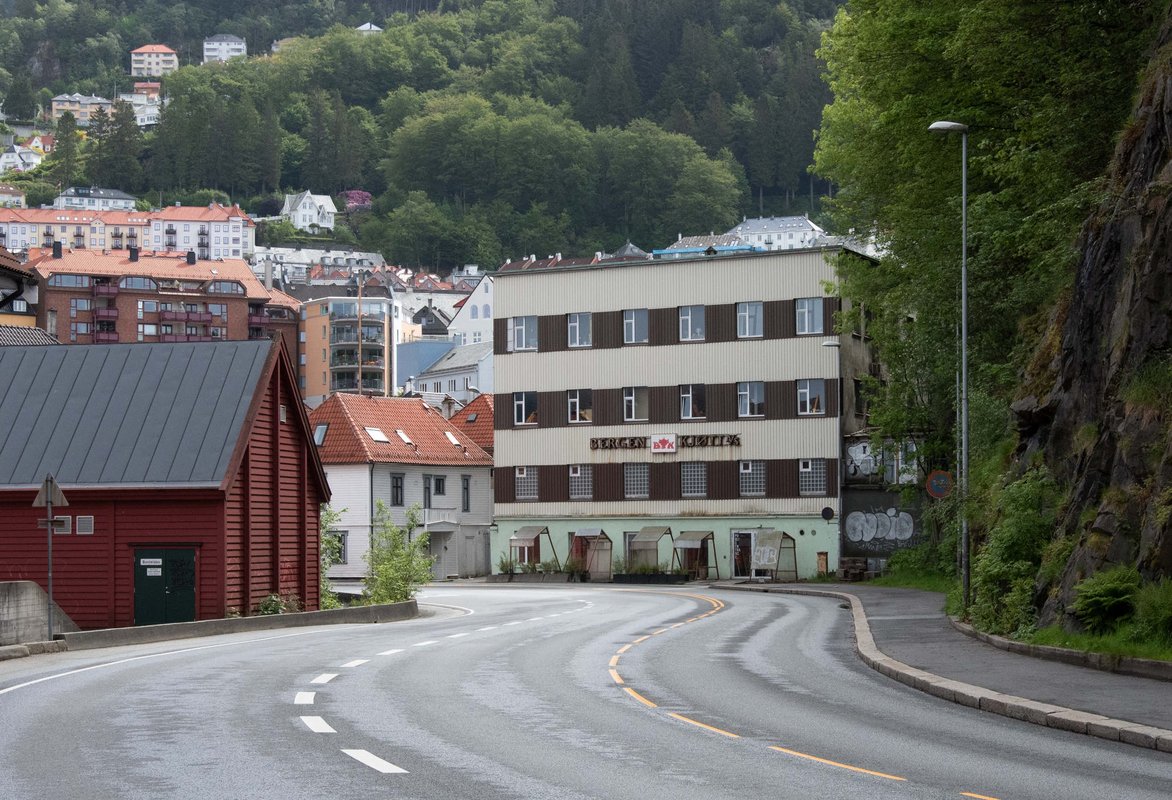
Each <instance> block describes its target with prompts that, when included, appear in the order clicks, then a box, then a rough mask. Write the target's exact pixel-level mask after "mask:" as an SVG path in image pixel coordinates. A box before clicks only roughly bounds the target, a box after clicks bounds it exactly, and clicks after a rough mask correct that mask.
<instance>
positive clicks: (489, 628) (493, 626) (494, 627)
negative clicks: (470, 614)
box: [476, 625, 496, 633]
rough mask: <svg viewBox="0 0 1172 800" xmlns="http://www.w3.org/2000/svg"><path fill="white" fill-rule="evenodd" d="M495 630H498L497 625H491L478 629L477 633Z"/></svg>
mask: <svg viewBox="0 0 1172 800" xmlns="http://www.w3.org/2000/svg"><path fill="white" fill-rule="evenodd" d="M495 630H496V625H489V626H488V627H487V628H477V629H476V631H477V632H478V633H479V632H481V631H495Z"/></svg>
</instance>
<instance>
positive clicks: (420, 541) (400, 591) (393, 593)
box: [363, 500, 432, 603]
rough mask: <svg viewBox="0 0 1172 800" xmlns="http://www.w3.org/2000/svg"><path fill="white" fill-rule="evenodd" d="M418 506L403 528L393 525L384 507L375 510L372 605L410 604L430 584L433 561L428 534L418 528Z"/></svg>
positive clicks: (369, 556) (368, 557) (368, 582)
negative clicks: (428, 550)
mask: <svg viewBox="0 0 1172 800" xmlns="http://www.w3.org/2000/svg"><path fill="white" fill-rule="evenodd" d="M419 516H420V508H419V505H418V504H416V505H413V506H411V508H409V509H407V520H406V524H405V525H404V526H403V527H399V526H398V525H395V524H394V522H392V521H391V515H390V512H389V511H388V509H387V506H386V504H385V503H383V501H382V500H379V501H378V502H377V504H376V506H375V513H374V519H373V521H372V525H371V537H370V538H371V542H370V551H369V552H368V553H367V555H366V561H367V565H368V570H367V575H366V589H365V591H364V593H363V596H364V597H365V598H366V600H367V602H369V603H401V602H403V601H405V600H410V599H411V598H412V597H414V596H415V593H416V592H417V591H419V588H420V587H421V586H423V585H425V584H427V583H429V582H430V581H431V565H432V558H431V556H429V555H428V554H427V539H428V537H427V532H426V531H423V532H422V533H415V531H416V530H417V529H418V528H419Z"/></svg>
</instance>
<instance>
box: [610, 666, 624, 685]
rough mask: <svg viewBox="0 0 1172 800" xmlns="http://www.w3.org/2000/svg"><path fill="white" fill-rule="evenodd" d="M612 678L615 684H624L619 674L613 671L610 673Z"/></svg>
mask: <svg viewBox="0 0 1172 800" xmlns="http://www.w3.org/2000/svg"><path fill="white" fill-rule="evenodd" d="M610 677H611V679H612V680H613V681H614V682H615V683H618V684H621V683H622V682H623V679H622V677H621V676H620V675H619V673H618V672H617V671H615V670H613V669H612V670H611V671H610Z"/></svg>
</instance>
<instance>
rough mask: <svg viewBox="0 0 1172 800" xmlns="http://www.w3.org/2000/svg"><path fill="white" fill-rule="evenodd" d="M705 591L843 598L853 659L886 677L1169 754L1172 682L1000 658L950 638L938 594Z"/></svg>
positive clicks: (776, 588)
mask: <svg viewBox="0 0 1172 800" xmlns="http://www.w3.org/2000/svg"><path fill="white" fill-rule="evenodd" d="M711 585H712V587H713V588H721V589H734V590H740V591H757V592H762V591H764V592H769V593H781V594H785V593H790V594H794V593H796V594H811V595H830V596H836V597H840V598H842V599H844V600H848V601H849V602H850V603H851V606H852V610H853V613H854V622H855V638H856V649H857V651H858V653H859V656H860V657H861V658H862V659H863V661H865V662H867V663H868V664H869V665H870V666H872V667H874V668H875V669H877V670H879V671H880V672H882V673H883V674H885V675H888V676H889V677H892V678H894V679H896V680H899V681H901V682H903V683H906V684H908V685H911V686H914V687H915V688H918V689H921V690H923V691H926V692H929V693H930V694H934V695H937V696H939V697H944V698H945V699H951V700H953V701H954V702H958V703H962V704H965V705H969V706H973V707H976V708H981V709H982V710H986V711H991V712H994V713H1000V714H1004V715H1005V716H1010V717H1014V718H1016V719H1022V720H1027V721H1029V722H1035V723H1038V724H1042V725H1046V726H1048V727H1052V728H1060V729H1063V730H1071V731H1075V732H1078V733H1087V734H1090V735H1094V736H1100V737H1102V738H1106V739H1111V740H1113V741H1122V742H1126V743H1129V744H1135V745H1138V746H1141V747H1148V748H1152V749H1158V750H1162V751H1165V752H1172V682H1170V681H1161V680H1154V679H1152V678H1141V677H1133V676H1130V675H1122V674H1118V673H1114V672H1107V671H1103V670H1098V669H1092V668H1089V667H1084V666H1075V665H1072V664H1065V663H1059V662H1056V661H1049V660H1042V659H1039V658H1035V657H1032V656H1028V655H1023V654H1019V653H1012V652H1007V651H1006V650H1002V649H1000V648H998V647H994V646H993V645H991V644H987V643H985V642H983V641H980V640H979V639H976V638H973V637H972V636H969V635H967V634H965V633H964V632H962V631H961V630H959V629H958V628H956V627H955V626H954V625H953V624H952V621H951V620H950V619H949V617H948V616H947V615H946V614H945V613H944V595H943V594H939V593H936V592H924V591H919V590H917V589H898V588H892V587H881V586H867V585H864V584H813V585H811V584H782V585H778V584H733V583H726V582H720V583H715V584H711Z"/></svg>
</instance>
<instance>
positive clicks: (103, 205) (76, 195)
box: [53, 186, 138, 211]
mask: <svg viewBox="0 0 1172 800" xmlns="http://www.w3.org/2000/svg"><path fill="white" fill-rule="evenodd" d="M137 202H138V198H136V197H135V196H134V195H131V194H127V193H126V192H123V191H120V190H118V189H103V188H101V187H99V186H71V187H69V188H68V189H66V190H65V191H64V192H62V193H61V194H59V195H57V197H56V198H55V199H54V200H53V208H60V209H66V208H72V209H79V210H82V211H133V210H134V206H135V204H136V203H137Z"/></svg>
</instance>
